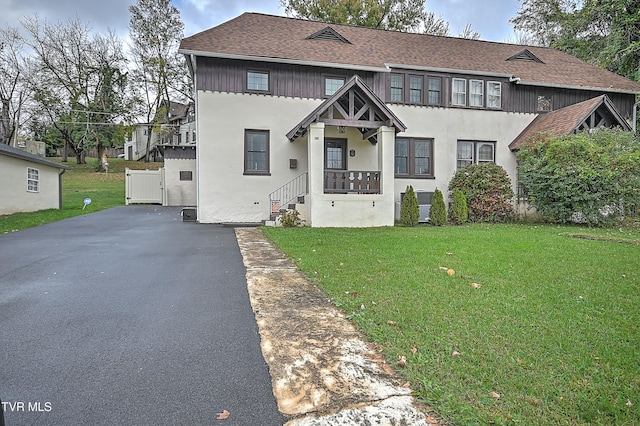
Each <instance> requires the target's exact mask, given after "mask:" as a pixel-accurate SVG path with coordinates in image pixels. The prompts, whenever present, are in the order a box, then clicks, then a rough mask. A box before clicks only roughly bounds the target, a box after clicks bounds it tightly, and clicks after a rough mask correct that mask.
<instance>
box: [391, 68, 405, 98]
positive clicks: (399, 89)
mask: <svg viewBox="0 0 640 426" xmlns="http://www.w3.org/2000/svg"><path fill="white" fill-rule="evenodd" d="M403 95H404V75H402V74H391V102H402V101H403V100H404V96H403Z"/></svg>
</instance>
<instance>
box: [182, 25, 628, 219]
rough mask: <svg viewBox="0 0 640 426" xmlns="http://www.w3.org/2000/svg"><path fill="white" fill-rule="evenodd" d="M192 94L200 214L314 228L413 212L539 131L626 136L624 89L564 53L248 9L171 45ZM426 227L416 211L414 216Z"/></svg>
mask: <svg viewBox="0 0 640 426" xmlns="http://www.w3.org/2000/svg"><path fill="white" fill-rule="evenodd" d="M180 52H181V53H182V54H184V55H185V56H186V58H187V62H188V64H189V67H190V70H191V72H192V74H193V77H194V81H195V88H196V106H195V109H196V123H197V138H196V140H197V142H196V144H197V151H198V155H197V159H196V169H195V173H196V182H197V194H196V195H197V217H198V220H199V221H200V222H204V223H226V222H229V223H261V222H265V221H268V220H270V219H273V217H274V216H275V215H277V212H278V211H279V210H280V209H281V208H284V207H287V206H289V205H295V206H296V208H297V209H298V210H300V211H301V212H302V213H303V216H304V218H305V220H306V224H307V225H309V226H314V227H372V226H390V225H393V224H394V221H395V220H396V218H397V216H398V214H399V205H400V200H401V197H402V194H403V193H404V191H405V190H406V188H407V186H408V185H412V186H413V188H414V190H415V191H416V193H417V195H418V200H419V204H421V206H422V207H424V209H422V211H423V216H424V214H425V213H424V212H427V211H428V206H429V204H430V202H431V196H432V194H433V192H434V191H435V189H436V188H438V189H440V190H442V191H443V192H444V194H445V195H446V194H447V187H448V184H449V181H450V180H451V178H452V177H453V175H454V173H455V172H456V170H458V169H459V168H462V167H465V166H466V165H468V164H473V163H481V162H495V163H497V164H499V165H501V166H502V167H503V168H504V169H505V170H506V171H507V172H508V174H509V176H510V177H511V180H512V182H513V185H514V190H515V189H516V185H517V165H516V158H515V155H514V152H513V151H514V150H516V149H517V148H518V146H519V144H520V143H523V142H524V140H525V139H526V137H529V136H531V135H532V134H535V133H537V132H539V131H548V132H560V133H562V132H564V133H569V132H576V131H582V130H588V129H591V128H593V127H598V126H608V127H613V126H620V127H623V128H624V129H626V130H630V129H631V125H630V121H631V117H632V116H633V108H634V102H635V96H636V95H637V94H638V93H640V85H639V84H638V83H636V82H633V81H631V80H628V79H626V78H623V77H621V76H618V75H615V74H613V73H610V72H608V71H606V70H603V69H600V68H597V67H594V66H592V65H589V64H587V63H585V62H583V61H580V60H578V59H576V58H574V57H572V56H570V55H567V54H565V53H562V52H559V51H556V50H553V49H549V48H541V47H529V46H521V45H512V44H505V43H494V42H486V41H479V40H467V39H460V38H451V37H438V36H430V35H421V34H408V33H402V32H396V31H383V30H375V29H370V28H360V27H352V26H345V25H335V24H327V23H322V22H314V21H308V20H298V19H293V18H285V17H280V16H271V15H264V14H257V13H245V14H243V15H240V16H238V17H237V18H235V19H232V20H230V21H228V22H225V23H223V24H221V25H219V26H217V27H214V28H211V29H209V30H206V31H203V32H201V33H198V34H195V35H193V36H191V37H187V38H185V39H183V40H182V43H181V46H180ZM422 219H424V217H423V218H422Z"/></svg>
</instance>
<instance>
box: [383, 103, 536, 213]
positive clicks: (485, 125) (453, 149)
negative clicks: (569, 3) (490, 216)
mask: <svg viewBox="0 0 640 426" xmlns="http://www.w3.org/2000/svg"><path fill="white" fill-rule="evenodd" d="M391 109H392V110H393V112H394V113H395V114H396V115H397V116H398V117H399V118H400V120H401V121H402V122H403V123H404V124H405V125H406V126H407V131H406V132H403V133H399V134H398V135H397V137H398V138H401V137H407V138H408V137H416V138H433V141H434V142H433V143H434V172H435V179H409V178H407V179H405V178H397V179H396V180H395V192H396V201H400V193H401V192H405V190H406V188H407V186H408V185H412V186H413V189H414V190H417V191H428V192H433V191H435V189H436V188H437V189H439V190H441V191H442V193H443V195H444V196H445V202H446V201H447V195H448V194H447V192H448V189H447V188H448V187H449V182H450V181H451V179H452V178H453V176H454V175H455V173H456V171H457V169H456V163H457V158H456V157H457V141H458V140H474V141H488V142H496V148H495V156H496V164H498V165H500V166H502V167H503V168H504V169H505V170H506V171H507V173H508V174H509V177H510V178H511V182H512V185H513V189H514V191H515V190H516V158H515V155H514V154H513V153H512V152H511V151H510V150H509V144H510V143H511V142H513V140H514V139H515V138H516V136H518V135H519V134H520V133H521V132H522V130H523V129H524V128H525V127H527V126H528V125H529V123H531V121H533V119H534V118H535V116H536V115H535V114H519V113H518V114H516V113H509V112H502V111H482V110H472V109H459V108H429V107H415V106H398V105H394V106H392V107H391Z"/></svg>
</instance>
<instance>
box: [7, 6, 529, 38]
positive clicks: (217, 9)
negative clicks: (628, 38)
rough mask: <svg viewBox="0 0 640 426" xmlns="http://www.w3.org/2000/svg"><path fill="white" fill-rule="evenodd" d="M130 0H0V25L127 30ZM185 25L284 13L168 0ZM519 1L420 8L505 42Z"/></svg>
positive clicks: (189, 30)
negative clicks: (41, 22)
mask: <svg viewBox="0 0 640 426" xmlns="http://www.w3.org/2000/svg"><path fill="white" fill-rule="evenodd" d="M135 3H136V0H0V11H2V12H1V13H0V27H2V28H5V27H7V26H14V27H20V19H22V18H23V17H25V16H33V15H35V14H37V15H38V17H39V18H40V19H46V20H47V21H49V22H63V23H64V22H66V21H68V20H69V19H74V18H76V17H77V18H79V19H80V20H81V21H82V22H84V23H87V24H89V26H90V27H91V28H92V29H94V30H95V31H97V32H104V31H107V30H113V31H115V32H116V33H117V34H118V35H120V36H122V37H125V36H126V35H127V34H128V24H129V10H128V7H129V5H132V4H135ZM172 4H173V5H174V6H176V7H177V8H178V9H179V10H180V16H181V18H182V21H183V22H184V23H185V36H190V35H193V34H195V33H198V32H200V31H203V30H206V29H208V28H211V27H215V26H216V25H219V24H221V23H223V22H225V21H228V20H229V19H232V18H234V17H236V16H238V15H240V14H242V13H243V12H261V13H268V14H272V15H284V9H283V8H282V7H281V6H280V1H279V0H239V1H234V0H231V1H230V0H172ZM518 7H519V0H427V2H426V8H427V10H428V11H430V12H434V13H435V15H436V17H442V18H443V19H444V20H445V21H448V22H449V28H450V31H451V35H453V36H456V35H458V34H459V33H460V32H462V30H463V29H464V27H465V26H466V25H467V23H468V22H470V23H471V25H472V28H473V30H475V31H477V32H479V33H480V35H481V37H480V38H481V39H482V40H490V41H499V42H503V41H509V40H510V39H511V40H512V39H513V29H512V27H511V25H510V24H509V19H510V18H512V17H514V16H515V15H516V12H517V10H518Z"/></svg>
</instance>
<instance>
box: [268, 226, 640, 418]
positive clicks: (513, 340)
mask: <svg viewBox="0 0 640 426" xmlns="http://www.w3.org/2000/svg"><path fill="white" fill-rule="evenodd" d="M264 232H265V234H266V235H267V236H268V237H269V238H270V239H271V240H273V241H274V242H275V243H276V244H277V245H278V246H279V247H280V248H282V249H283V251H284V252H285V253H287V254H288V255H289V256H290V257H291V258H292V259H293V260H294V261H295V262H296V263H297V264H298V266H299V268H300V269H301V270H302V271H303V272H304V273H305V274H306V275H307V276H308V277H310V278H311V279H313V280H314V281H315V282H316V283H317V285H318V286H319V287H321V288H322V289H324V290H325V291H326V292H327V294H328V296H329V297H330V298H331V299H332V300H333V302H334V303H335V304H336V306H337V307H339V308H340V309H342V310H344V312H345V313H346V314H347V315H348V317H349V318H351V319H352V320H353V321H354V322H355V323H356V324H357V325H358V327H359V328H360V329H361V330H362V331H363V332H364V333H365V334H366V335H367V336H368V337H369V339H370V340H371V341H372V342H373V343H375V344H376V345H377V346H378V347H379V348H380V350H381V351H383V353H384V354H385V356H386V358H387V360H388V361H389V362H390V363H393V365H395V364H396V361H398V359H399V358H400V357H405V358H406V367H404V368H400V367H397V368H398V369H399V370H400V372H401V373H402V374H403V375H404V376H405V378H406V379H407V380H409V381H410V383H411V386H412V389H414V391H415V394H416V396H417V397H418V398H419V399H420V400H422V401H424V402H426V403H427V404H429V405H430V406H432V407H434V408H435V410H436V411H437V412H439V413H440V415H442V416H443V417H444V418H446V419H448V420H450V421H452V422H454V423H455V424H459V425H474V424H522V425H532V424H548V425H587V424H590V425H613V424H615V425H632V424H640V411H639V408H640V308H639V306H640V245H638V242H640V230H639V229H638V228H637V227H635V228H634V227H631V228H625V229H616V230H608V231H595V232H594V230H589V229H581V228H579V227H570V226H563V227H558V226H555V225H539V224H538V225H533V224H531V225H529V224H527V225H525V224H518V225H482V224H474V225H467V226H461V227H454V226H447V227H430V226H419V227H416V228H376V229H315V228H265V229H264ZM585 235H586V236H593V237H597V238H600V239H586V238H584V236H585ZM573 236H579V237H581V238H574V237H573ZM450 274H452V275H450Z"/></svg>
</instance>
